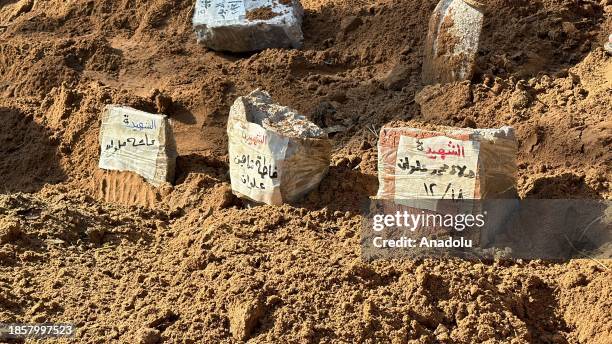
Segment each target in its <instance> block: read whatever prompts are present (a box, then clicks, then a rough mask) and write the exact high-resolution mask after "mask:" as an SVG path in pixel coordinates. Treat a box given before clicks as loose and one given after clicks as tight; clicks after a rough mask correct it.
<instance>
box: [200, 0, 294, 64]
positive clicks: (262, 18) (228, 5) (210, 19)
mask: <svg viewBox="0 0 612 344" xmlns="http://www.w3.org/2000/svg"><path fill="white" fill-rule="evenodd" d="M303 15H304V9H303V8H302V5H301V4H300V2H299V0H197V2H196V8H195V13H194V16H193V27H194V29H195V31H196V35H197V38H198V42H200V43H201V44H203V45H204V46H206V47H208V48H210V49H213V50H219V51H230V52H247V51H257V50H263V49H267V48H299V47H301V46H302V40H303V38H304V37H303V34H302V16H303Z"/></svg>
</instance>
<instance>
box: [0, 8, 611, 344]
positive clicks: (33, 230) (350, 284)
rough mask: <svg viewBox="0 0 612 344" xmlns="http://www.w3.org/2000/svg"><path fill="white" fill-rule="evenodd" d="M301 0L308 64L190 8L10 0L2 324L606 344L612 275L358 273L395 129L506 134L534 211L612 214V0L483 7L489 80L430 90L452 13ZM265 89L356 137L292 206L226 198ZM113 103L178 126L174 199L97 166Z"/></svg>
mask: <svg viewBox="0 0 612 344" xmlns="http://www.w3.org/2000/svg"><path fill="white" fill-rule="evenodd" d="M302 3H303V5H304V8H305V10H306V15H305V18H304V27H303V29H304V34H305V41H304V48H303V49H301V50H278V49H271V50H265V51H263V52H259V53H251V54H221V53H217V52H213V51H208V50H206V49H205V48H203V47H201V46H199V45H197V43H196V40H195V35H194V33H193V32H192V29H191V22H190V20H191V16H192V11H193V1H192V0H179V1H169V0H153V1H141V0H137V1H133V0H130V1H128V0H120V1H111V0H88V1H85V0H75V1H69V2H66V1H59V0H50V1H34V0H20V1H16V0H0V95H1V97H0V119H2V122H3V125H2V126H1V127H0V322H17V321H18V322H45V321H54V322H74V323H75V324H76V325H77V326H78V327H79V328H80V329H79V332H78V334H77V336H78V337H77V339H75V340H74V342H79V343H98V342H125V343H156V342H160V341H166V342H177V343H180V342H186V343H188V342H192V343H196V342H240V341H246V340H251V341H252V342H311V343H315V342H325V343H329V342H371V343H375V342H393V343H406V342H410V341H414V342H421V343H435V342H442V343H473V342H489V343H497V342H509V343H527V342H530V343H531V342H533V343H539V342H541V343H608V342H609V340H610V338H612V314H611V313H610V312H609V309H611V308H612V289H611V287H610V286H611V285H612V275H611V268H612V265H611V264H610V262H598V261H591V260H584V261H574V262H571V263H563V264H561V263H550V262H542V261H531V262H526V261H519V262H512V263H510V262H503V261H486V262H467V261H460V260H416V261H392V262H376V263H365V262H362V261H361V259H360V254H361V253H360V247H359V235H360V228H361V227H360V226H361V220H362V218H361V215H360V212H361V209H362V208H361V207H362V205H363V203H364V202H365V201H367V200H368V197H369V196H371V195H374V194H375V193H376V190H377V188H378V185H377V177H376V140H377V136H376V135H377V134H376V133H377V132H378V131H379V129H380V128H381V127H382V126H384V125H409V126H413V127H419V128H427V127H430V126H433V125H452V126H459V127H479V128H484V127H500V126H503V125H512V126H514V127H515V128H516V130H517V134H518V139H519V144H520V147H519V157H518V158H519V185H518V186H519V191H520V194H521V196H522V197H526V198H596V199H610V197H611V196H612V194H611V190H610V180H611V172H612V168H611V166H610V163H611V161H612V159H611V158H612V157H611V155H610V152H611V149H610V144H611V137H612V122H611V121H610V113H611V112H612V105H611V99H612V58H611V57H610V56H608V55H606V54H605V53H604V51H603V49H602V48H601V47H602V46H603V42H604V41H605V40H606V38H607V35H608V34H609V33H610V32H612V17H611V15H612V3H610V1H609V0H603V1H570V0H559V1H552V0H538V1H498V0H491V1H488V2H487V3H488V4H487V8H488V11H490V13H494V14H495V15H489V16H488V17H487V20H486V23H485V30H484V32H485V34H484V36H483V42H482V47H481V49H480V52H479V57H478V69H477V73H476V75H475V76H474V79H473V80H471V82H464V83H456V84H450V85H444V86H427V87H425V86H424V85H422V83H421V75H420V74H421V63H422V55H423V44H424V40H425V37H426V30H427V26H428V20H429V15H430V14H431V12H432V10H433V8H434V6H435V4H436V1H433V0H428V1H407V0H401V1H400V0H377V1H358V0H304V1H302ZM256 88H262V89H265V90H267V91H269V92H270V93H271V94H272V96H273V98H274V99H276V100H278V101H279V102H280V103H281V104H283V105H287V106H290V107H292V108H295V109H297V110H299V111H300V112H301V113H303V114H304V115H306V116H308V117H309V118H311V119H312V120H313V121H315V122H316V123H317V124H319V125H321V126H323V127H330V126H338V125H341V126H343V127H345V128H346V131H343V132H339V133H336V134H334V135H333V136H332V139H333V142H334V153H333V159H332V166H331V169H330V174H329V176H328V177H327V178H325V179H324V180H323V182H322V183H321V186H320V187H319V188H318V189H317V190H315V191H314V192H312V193H311V194H309V195H308V196H307V197H306V199H304V200H303V201H301V202H299V203H298V204H294V205H291V206H289V205H287V206H283V207H257V208H248V207H246V206H245V205H244V204H243V203H242V202H241V201H240V200H238V199H236V197H234V196H233V195H232V193H231V188H230V185H229V174H228V163H227V161H228V158H227V137H226V128H225V127H226V120H227V117H228V114H229V107H230V105H231V104H232V103H233V101H234V100H235V99H236V97H238V96H241V95H245V94H248V93H249V92H251V91H252V90H254V89H256ZM111 103H119V104H125V105H128V106H132V107H135V108H138V109H141V110H145V111H151V112H158V111H159V112H164V113H166V114H168V115H169V116H170V118H171V119H172V126H173V129H174V132H175V136H176V140H177V145H178V150H179V155H180V156H179V157H178V160H177V173H176V180H175V183H174V185H169V184H168V185H165V186H163V187H161V188H159V189H155V188H153V187H151V186H149V185H148V184H147V183H146V182H145V181H144V180H143V179H142V178H140V177H138V176H135V175H133V174H128V173H117V172H113V173H109V172H103V171H100V170H98V169H97V160H98V157H99V148H98V131H99V126H100V123H99V122H100V118H101V115H102V109H103V108H104V106H105V105H106V104H111ZM41 271H44V272H45V273H41Z"/></svg>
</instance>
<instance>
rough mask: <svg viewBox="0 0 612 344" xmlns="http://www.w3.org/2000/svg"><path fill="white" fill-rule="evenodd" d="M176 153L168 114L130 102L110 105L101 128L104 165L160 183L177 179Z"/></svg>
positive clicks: (101, 158)
mask: <svg viewBox="0 0 612 344" xmlns="http://www.w3.org/2000/svg"><path fill="white" fill-rule="evenodd" d="M176 156H177V154H176V147H175V142H174V137H173V135H172V129H171V128H170V125H169V123H168V118H167V117H166V116H164V115H156V114H150V113H147V112H144V111H139V110H136V109H133V108H130V107H126V106H117V105H109V106H107V107H106V109H105V110H104V115H103V118H102V126H101V129H100V162H99V167H100V168H101V169H105V170H114V171H131V172H134V173H137V174H138V175H140V176H142V177H144V178H145V179H146V180H147V181H148V182H149V183H151V184H153V185H155V186H159V185H161V184H163V183H165V182H170V183H171V182H172V181H173V179H174V169H175V166H176Z"/></svg>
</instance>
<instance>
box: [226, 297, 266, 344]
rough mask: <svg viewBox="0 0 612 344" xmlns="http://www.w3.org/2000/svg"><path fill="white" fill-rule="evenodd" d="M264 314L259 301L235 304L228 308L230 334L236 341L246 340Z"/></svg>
mask: <svg viewBox="0 0 612 344" xmlns="http://www.w3.org/2000/svg"><path fill="white" fill-rule="evenodd" d="M264 314H265V310H264V306H263V305H262V303H261V302H260V301H259V300H251V301H246V302H237V303H234V304H233V305H231V306H230V309H229V314H228V317H229V322H230V332H231V333H232V336H233V337H234V339H236V340H247V339H248V338H249V337H250V336H251V334H252V333H253V330H254V329H255V327H256V326H257V323H258V322H259V319H260V318H261V317H262V316H263V315H264Z"/></svg>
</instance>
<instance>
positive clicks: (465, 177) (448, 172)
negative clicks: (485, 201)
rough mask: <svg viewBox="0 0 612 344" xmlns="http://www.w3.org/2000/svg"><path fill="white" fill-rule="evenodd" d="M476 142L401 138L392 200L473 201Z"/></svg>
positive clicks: (476, 161) (441, 137)
mask: <svg viewBox="0 0 612 344" xmlns="http://www.w3.org/2000/svg"><path fill="white" fill-rule="evenodd" d="M479 151H480V142H478V141H462V140H456V139H452V138H449V137H446V136H435V137H430V138H417V137H411V136H401V138H400V140H399V146H398V149H397V160H396V165H395V198H396V199H400V200H401V199H432V200H440V199H450V200H452V199H474V198H475V194H476V193H475V190H476V176H477V173H478V156H479Z"/></svg>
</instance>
